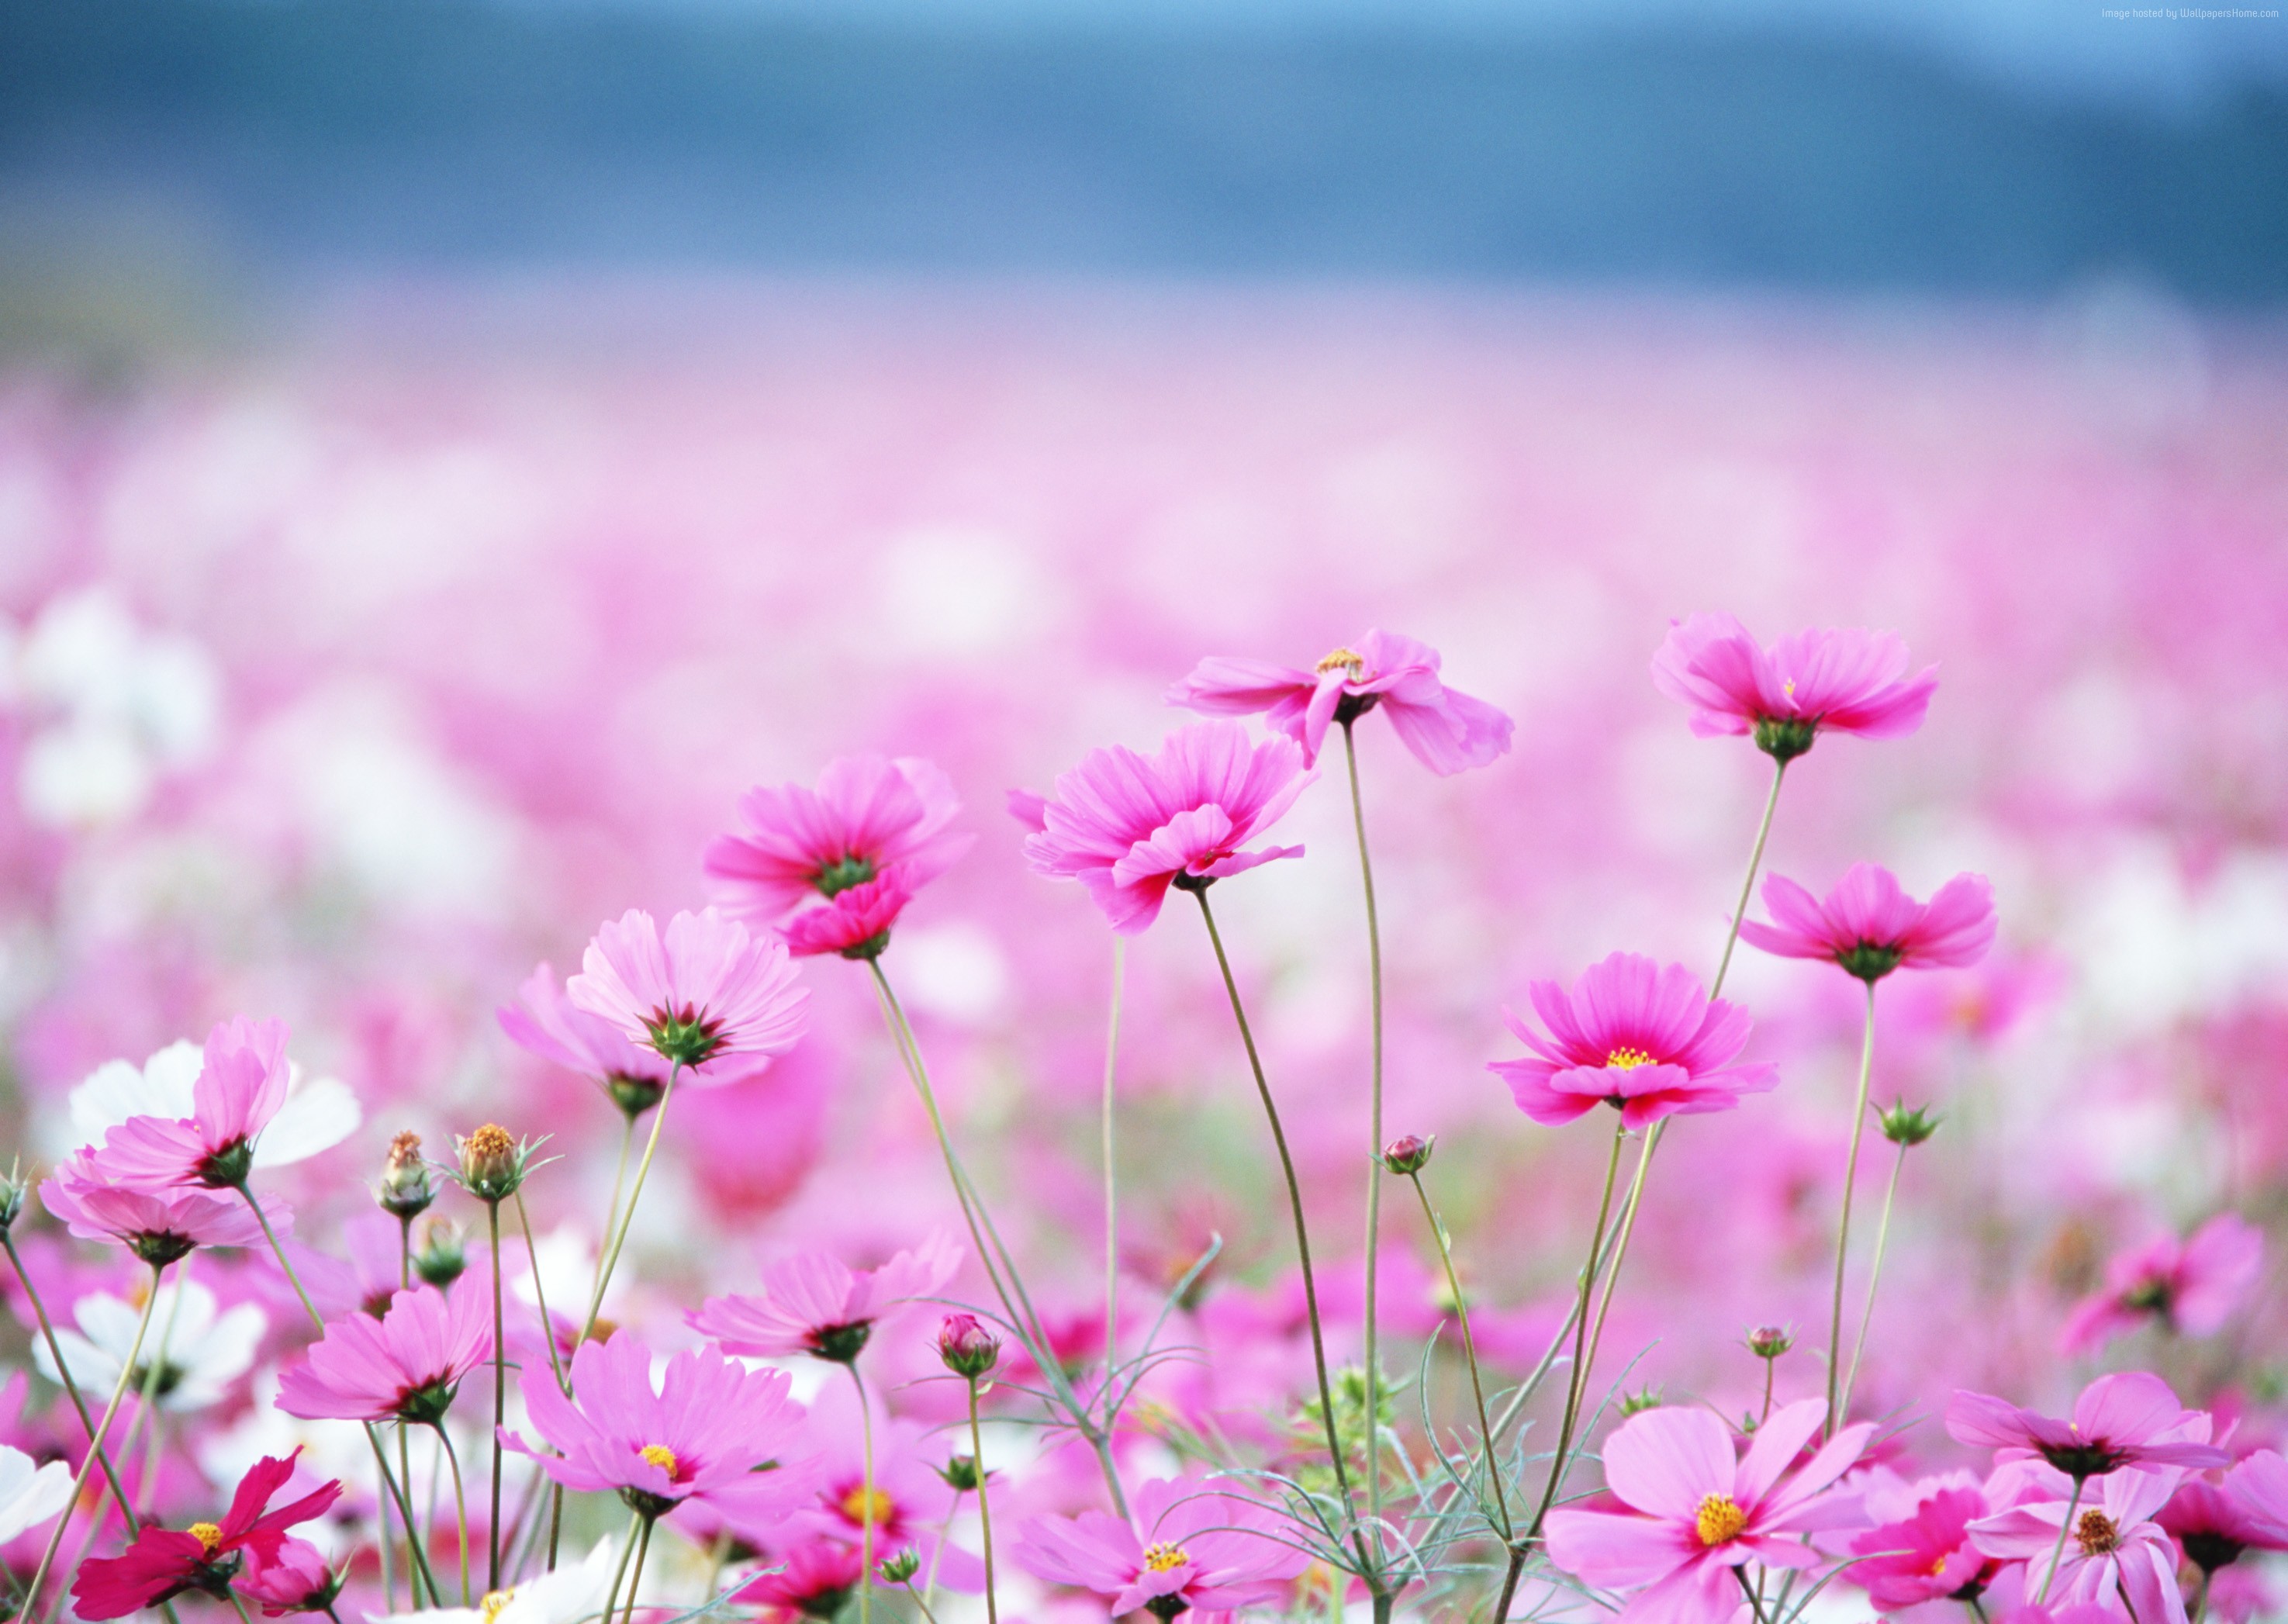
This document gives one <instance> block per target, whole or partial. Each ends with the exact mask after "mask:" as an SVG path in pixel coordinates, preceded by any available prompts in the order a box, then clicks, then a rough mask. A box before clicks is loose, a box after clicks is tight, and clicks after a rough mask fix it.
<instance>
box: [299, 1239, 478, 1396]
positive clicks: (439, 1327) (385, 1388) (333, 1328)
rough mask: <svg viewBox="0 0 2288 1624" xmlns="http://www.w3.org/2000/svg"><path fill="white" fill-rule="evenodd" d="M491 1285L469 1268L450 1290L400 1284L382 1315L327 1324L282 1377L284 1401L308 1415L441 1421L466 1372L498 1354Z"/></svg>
mask: <svg viewBox="0 0 2288 1624" xmlns="http://www.w3.org/2000/svg"><path fill="white" fill-rule="evenodd" d="M492 1353H493V1327H492V1287H491V1286H490V1285H489V1283H487V1282H485V1281H482V1280H481V1279H478V1277H477V1276H476V1275H474V1274H465V1275H463V1276H462V1277H461V1278H460V1279H458V1280H457V1281H456V1282H454V1285H453V1288H452V1290H451V1291H450V1292H449V1293H440V1292H437V1291H434V1290H432V1289H431V1288H429V1287H425V1286H420V1287H414V1288H413V1289H412V1290H410V1291H401V1292H399V1293H397V1294H396V1295H394V1296H393V1297H392V1298H391V1299H390V1304H389V1311H388V1312H387V1313H385V1314H384V1315H383V1316H382V1317H381V1318H380V1319H372V1318H371V1317H369V1316H368V1315H365V1314H353V1315H351V1316H349V1317H347V1318H346V1319H337V1320H334V1321H333V1322H331V1323H330V1325H328V1326H327V1327H326V1334H325V1335H324V1337H323V1338H322V1339H321V1340H320V1341H318V1342H317V1343H314V1344H312V1346H311V1348H310V1351H309V1353H308V1355H307V1356H306V1358H305V1359H304V1360H303V1362H302V1363H300V1364H298V1365H296V1366H293V1367H290V1369H288V1370H287V1371H286V1372H285V1373H284V1374H282V1375H281V1376H280V1377H279V1378H278V1407H279V1408H280V1409H282V1410H283V1411H285V1412H286V1414H289V1415H297V1416H299V1417H301V1418H302V1419H303V1420H305V1421H328V1420H335V1421H405V1422H415V1423H417V1424H421V1425H434V1424H435V1423H436V1422H439V1421H440V1420H441V1419H442V1418H443V1416H444V1414H445V1412H446V1411H447V1410H448V1409H449V1408H450V1407H451V1406H452V1403H453V1394H454V1392H455V1390H457V1389H458V1388H459V1386H460V1384H461V1378H462V1377H464V1376H465V1375H467V1374H469V1372H470V1371H472V1370H474V1369H475V1368H476V1367H478V1366H479V1365H481V1364H482V1363H484V1362H485V1361H486V1360H487V1359H490V1358H491V1357H492Z"/></svg>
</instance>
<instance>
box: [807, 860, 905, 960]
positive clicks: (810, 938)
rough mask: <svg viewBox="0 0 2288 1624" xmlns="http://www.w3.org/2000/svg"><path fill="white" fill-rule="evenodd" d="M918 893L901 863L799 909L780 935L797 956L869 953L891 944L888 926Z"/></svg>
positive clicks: (867, 956)
mask: <svg viewBox="0 0 2288 1624" xmlns="http://www.w3.org/2000/svg"><path fill="white" fill-rule="evenodd" d="M913 899H914V887H913V882H912V878H911V876H910V875H909V874H908V873H907V872H906V870H904V869H902V868H890V869H886V870H884V871H883V872H882V873H881V874H879V875H876V876H875V877H874V878H872V879H870V880H867V881H865V882H863V883H861V884H857V885H853V886H851V887H850V888H849V889H848V890H847V891H838V892H836V893H835V895H834V897H833V899H832V900H830V901H829V902H826V903H824V904H823V905H822V906H820V907H814V908H809V909H806V910H805V911H804V912H802V913H799V914H797V915H795V916H794V917H793V918H792V919H790V920H788V921H787V922H786V924H785V925H784V926H783V928H782V929H781V931H780V932H779V933H780V935H782V936H783V937H784V938H785V939H786V945H787V951H788V952H789V953H791V954H792V955H794V956H795V957H797V958H798V959H802V958H811V957H814V956H815V955H819V954H822V953H838V954H840V955H842V956H843V957H844V958H846V959H870V958H873V957H875V956H876V955H878V954H879V953H880V952H881V951H882V949H883V948H885V947H888V946H889V945H890V927H891V926H892V925H894V924H895V923H898V915H900V914H902V913H903V912H905V907H906V904H907V903H909V902H911V901H912V900H913Z"/></svg>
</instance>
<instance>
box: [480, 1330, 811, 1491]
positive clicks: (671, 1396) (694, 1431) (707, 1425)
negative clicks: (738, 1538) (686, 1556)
mask: <svg viewBox="0 0 2288 1624" xmlns="http://www.w3.org/2000/svg"><path fill="white" fill-rule="evenodd" d="M520 1383H521V1386H522V1389H523V1392H524V1405H525V1413H526V1414H527V1415H528V1416H529V1417H530V1419H531V1424H532V1427H533V1430H535V1431H536V1432H537V1433H538V1434H539V1435H540V1438H541V1440H542V1441H543V1442H544V1444H546V1445H547V1446H549V1447H550V1448H551V1449H553V1450H554V1451H555V1452H556V1453H555V1454H543V1453H542V1452H541V1451H539V1450H537V1449H535V1448H534V1447H533V1446H530V1445H529V1444H527V1443H526V1442H525V1441H524V1439H523V1438H521V1437H520V1436H519V1435H517V1434H516V1433H513V1432H512V1431H510V1430H508V1429H506V1428H503V1429H502V1430H501V1435H500V1436H501V1442H502V1444H503V1445H504V1446H506V1447H507V1448H510V1449H512V1450H515V1451H516V1452H517V1453H518V1454H527V1455H530V1456H532V1457H533V1458H534V1459H535V1460H536V1461H538V1462H540V1468H541V1470H543V1471H544V1472H546V1473H547V1474H548V1475H549V1477H552V1478H553V1479H554V1480H555V1481H557V1482H558V1483H560V1484H562V1485H564V1486H565V1487H566V1488H568V1489H576V1490H580V1491H584V1492H602V1491H605V1490H610V1491H612V1492H614V1493H617V1494H618V1495H619V1496H620V1498H621V1500H623V1501H625V1502H626V1504H627V1505H628V1507H629V1509H632V1510H635V1511H639V1512H640V1513H642V1514H643V1515H644V1516H646V1517H661V1516H663V1515H665V1514H666V1513H667V1512H669V1511H671V1510H673V1509H675V1508H676V1507H678V1506H679V1505H687V1504H700V1505H703V1506H705V1507H707V1508H708V1509H710V1510H711V1511H714V1512H716V1513H718V1514H719V1515H720V1516H721V1517H723V1518H725V1519H726V1520H727V1521H729V1522H731V1523H732V1524H733V1525H735V1526H738V1527H741V1528H743V1529H759V1528H761V1527H765V1526H767V1525H770V1524H773V1523H775V1522H776V1521H778V1520H779V1519H780V1518H782V1517H784V1516H785V1515H786V1513H787V1512H788V1511H789V1510H790V1509H793V1507H794V1506H795V1505H797V1504H798V1503H799V1501H801V1499H802V1496H803V1493H804V1492H805V1490H806V1487H807V1486H808V1485H807V1482H806V1474H805V1472H804V1471H803V1470H800V1465H799V1463H797V1462H790V1460H789V1459H788V1448H787V1446H788V1445H789V1443H790V1442H791V1441H792V1440H793V1438H794V1437H795V1434H796V1429H797V1426H798V1423H799V1422H800V1421H801V1419H802V1406H800V1405H798V1404H796V1403H794V1402H793V1401H792V1400H790V1398H788V1397H787V1388H788V1385H789V1383H788V1380H787V1374H786V1372H784V1371H783V1370H749V1369H747V1368H746V1367H744V1366H743V1365H741V1364H739V1363H738V1362H737V1361H736V1360H735V1359H726V1358H724V1357H723V1355H722V1354H720V1353H719V1352H718V1351H715V1350H714V1349H712V1348H694V1349H688V1350H686V1351H683V1352H681V1353H678V1354H676V1355H675V1356H674V1357H672V1358H671V1359H669V1360H668V1361H667V1367H666V1371H665V1373H664V1382H663V1385H662V1386H660V1387H654V1386H653V1385H652V1353H651V1350H650V1349H649V1348H647V1347H646V1346H645V1345H644V1344H643V1343H640V1342H639V1341H637V1340H636V1338H635V1337H634V1336H633V1335H631V1334H629V1333H627V1332H625V1331H623V1332H621V1333H620V1334H619V1335H616V1336H614V1337H613V1338H612V1339H611V1340H610V1341H609V1342H607V1343H593V1342H590V1343H582V1344H581V1346H580V1351H578V1352H577V1353H576V1354H574V1355H573V1356H572V1390H573V1391H574V1392H575V1393H576V1394H577V1395H578V1398H576V1399H574V1398H566V1397H565V1396H564V1393H563V1390H562V1389H560V1388H559V1387H558V1386H557V1385H556V1378H555V1376H554V1375H553V1374H551V1373H550V1371H549V1369H548V1367H547V1366H546V1365H544V1364H537V1365H528V1366H526V1367H525V1369H524V1374H523V1375H522V1377H521V1378H520Z"/></svg>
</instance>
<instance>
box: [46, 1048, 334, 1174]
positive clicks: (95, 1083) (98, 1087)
mask: <svg viewBox="0 0 2288 1624" xmlns="http://www.w3.org/2000/svg"><path fill="white" fill-rule="evenodd" d="M205 1065H206V1054H205V1051H204V1050H202V1049H201V1048H200V1047H199V1046H198V1045H197V1044H196V1043H187V1042H185V1043H170V1044H168V1045H167V1047H166V1048H164V1049H163V1050H160V1051H159V1052H158V1053H157V1054H155V1055H153V1056H152V1057H151V1058H149V1059H148V1060H146V1061H145V1062H144V1063H143V1066H142V1069H141V1070H140V1071H138V1070H137V1069H136V1068H135V1066H133V1065H131V1063H129V1062H128V1061H125V1060H107V1061H105V1062H104V1063H103V1064H102V1065H101V1066H97V1067H96V1068H95V1070H94V1071H93V1072H91V1073H89V1074H88V1077H87V1079H86V1081H83V1082H82V1083H81V1084H80V1085H79V1086H78V1087H77V1088H75V1089H73V1090H72V1091H71V1121H72V1132H73V1133H74V1134H75V1136H77V1138H78V1142H79V1143H80V1144H82V1145H99V1144H100V1143H102V1140H103V1136H104V1135H105V1134H106V1133H108V1132H109V1131H110V1130H111V1129H115V1128H116V1127H118V1126H119V1125H120V1124H121V1123H122V1122H124V1121H126V1120H127V1119H128V1118H129V1117H131V1116H162V1117H166V1118H168V1119H170V1120H171V1121H180V1120H182V1119H183V1118H185V1117H187V1116H188V1115H190V1114H191V1111H192V1103H193V1102H192V1098H191V1094H192V1089H194V1088H195V1086H196V1084H197V1082H198V1081H199V1072H200V1070H201V1069H202V1068H203V1066H205ZM364 1120H365V1116H364V1113H363V1112H361V1110H360V1109H359V1108H358V1102H357V1096H356V1095H354V1094H353V1093H351V1092H350V1089H349V1085H348V1084H347V1083H345V1082H343V1081H340V1080H339V1079H338V1078H333V1077H321V1078H318V1079H317V1080H316V1081H310V1080H308V1079H307V1078H306V1077H304V1076H303V1074H302V1068H301V1067H299V1066H296V1067H295V1068H294V1073H293V1079H292V1081H290V1082H289V1083H288V1084H287V1085H286V1103H285V1104H284V1105H281V1106H279V1108H278V1114H277V1115H276V1116H274V1117H273V1118H271V1120H270V1126H269V1127H267V1128H266V1129H263V1130H262V1137H260V1138H258V1139H257V1140H256V1141H255V1142H254V1165H255V1166H256V1167H258V1168H282V1167H285V1166H286V1165H287V1164H289V1163H290V1162H296V1161H303V1160H305V1159H306V1158H307V1157H311V1156H314V1155H316V1154H317V1153H319V1152H320V1151H323V1150H331V1149H332V1148H333V1147H334V1146H335V1145H339V1144H340V1143H341V1142H342V1141H343V1140H345V1139H346V1138H348V1137H350V1135H352V1134H353V1133H354V1132H356V1131H357V1126H358V1124H359V1123H360V1122H361V1121H364Z"/></svg>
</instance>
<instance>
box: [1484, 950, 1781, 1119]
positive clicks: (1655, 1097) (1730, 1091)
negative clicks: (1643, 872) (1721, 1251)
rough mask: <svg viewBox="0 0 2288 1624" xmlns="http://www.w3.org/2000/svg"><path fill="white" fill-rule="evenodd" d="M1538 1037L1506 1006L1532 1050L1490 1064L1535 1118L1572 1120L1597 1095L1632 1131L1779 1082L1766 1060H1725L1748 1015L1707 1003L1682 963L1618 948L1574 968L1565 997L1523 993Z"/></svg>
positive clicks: (1741, 1041)
mask: <svg viewBox="0 0 2288 1624" xmlns="http://www.w3.org/2000/svg"><path fill="white" fill-rule="evenodd" d="M1526 990H1527V995H1528V996H1529V997H1530V998H1531V999H1532V1001H1533V1008H1534V1012H1535V1013H1536V1014H1537V1015H1539V1016H1540V1017H1541V1024H1542V1025H1543V1026H1546V1027H1547V1028H1548V1029H1549V1030H1548V1034H1547V1035H1546V1036H1544V1035H1543V1034H1540V1033H1538V1032H1536V1031H1535V1030H1534V1029H1533V1028H1532V1027H1531V1026H1528V1025H1527V1024H1526V1023H1525V1022H1523V1021H1521V1020H1520V1019H1519V1018H1517V1017H1516V1016H1515V1015H1513V1014H1512V1013H1511V1012H1510V1011H1508V1010H1503V1011H1502V1016H1503V1018H1504V1019H1505V1020H1506V1021H1507V1022H1508V1023H1509V1029H1510V1030H1511V1031H1512V1032H1513V1033H1515V1034H1517V1036H1518V1038H1519V1040H1520V1041H1521V1042H1523V1043H1524V1044H1525V1046H1526V1047H1527V1048H1528V1049H1529V1050H1532V1051H1533V1052H1532V1053H1531V1054H1529V1055H1527V1056H1524V1057H1522V1058H1519V1059H1515V1060H1495V1061H1491V1062H1490V1063H1489V1064H1488V1066H1487V1067H1486V1069H1487V1070H1489V1071H1490V1072H1494V1073H1498V1074H1499V1075H1500V1076H1501V1077H1502V1078H1503V1079H1504V1080H1505V1081H1507V1082H1508V1084H1509V1087H1510V1092H1511V1094H1512V1095H1513V1096H1514V1097H1516V1100H1517V1104H1518V1109H1520V1110H1521V1111H1523V1112H1524V1113H1526V1115H1528V1116H1529V1117H1531V1118H1532V1119H1533V1120H1534V1121H1537V1122H1542V1123H1545V1124H1548V1125H1550V1126H1555V1125H1557V1124H1559V1123H1562V1122H1569V1121H1573V1119H1574V1118H1576V1117H1577V1116H1580V1115H1581V1114H1582V1113H1585V1112H1586V1111H1588V1110H1589V1109H1590V1107H1592V1106H1593V1105H1596V1104H1597V1103H1598V1102H1599V1101H1602V1102H1604V1103H1605V1104H1607V1105H1613V1106H1616V1107H1617V1108H1618V1109H1619V1111H1620V1113H1621V1120H1622V1121H1624V1122H1625V1123H1627V1124H1628V1126H1629V1127H1631V1128H1643V1127H1645V1126H1647V1125H1648V1124H1650V1123H1652V1122H1656V1121H1659V1120H1660V1119H1661V1118H1662V1117H1664V1116H1673V1115H1678V1114H1694V1113H1704V1112H1710V1111H1726V1110H1729V1109H1730V1108H1731V1107H1732V1106H1734V1105H1738V1104H1739V1103H1740V1097H1741V1096H1743V1095H1745V1094H1760V1093H1763V1092H1764V1091H1765V1090H1767V1089H1770V1088H1773V1087H1774V1086H1776V1084H1777V1083H1778V1081H1779V1071H1778V1068H1776V1067H1775V1066H1762V1065H1758V1066H1736V1065H1733V1064H1732V1062H1733V1060H1734V1059H1735V1058H1736V1057H1737V1056H1738V1055H1739V1052H1740V1050H1742V1049H1743V1048H1744V1046H1745V1045H1746V1043H1747V1042H1748V1029H1749V1026H1750V1024H1751V1023H1750V1021H1749V1018H1748V1012H1747V1011H1746V1010H1743V1009H1741V1008H1740V1007H1739V1006H1738V1005H1736V1004H1730V1003H1727V1002H1724V1001H1723V1000H1722V999H1720V998H1719V999H1716V1000H1714V1001H1711V1000H1710V998H1709V996H1708V994H1707V991H1706V989H1705V988H1704V987H1703V986H1701V985H1700V981H1699V979H1698V978H1696V976H1694V975H1693V973H1692V972H1691V971H1690V970H1687V969H1685V968H1684V966H1683V965H1681V964H1671V965H1669V966H1668V967H1667V968H1665V969H1663V968H1662V967H1661V966H1659V965H1657V964H1656V963H1653V961H1652V960H1650V959H1648V958H1646V957H1645V956H1644V955H1641V954H1635V953H1616V954H1614V955H1611V956H1610V957H1609V958H1607V959H1605V960H1603V961H1602V962H1601V963H1595V964H1592V965H1591V966H1589V968H1588V969H1587V970H1584V971H1582V972H1581V978H1580V979H1579V980H1578V981H1577V982H1575V983H1574V984H1573V990H1572V992H1571V993H1570V994H1569V993H1567V992H1566V990H1565V989H1564V988H1563V987H1561V986H1559V985H1558V984H1557V983H1556V982H1554V981H1536V982H1534V983H1533V984H1532V985H1531V986H1529V987H1528V988H1527V989H1526Z"/></svg>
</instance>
